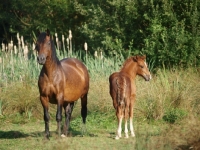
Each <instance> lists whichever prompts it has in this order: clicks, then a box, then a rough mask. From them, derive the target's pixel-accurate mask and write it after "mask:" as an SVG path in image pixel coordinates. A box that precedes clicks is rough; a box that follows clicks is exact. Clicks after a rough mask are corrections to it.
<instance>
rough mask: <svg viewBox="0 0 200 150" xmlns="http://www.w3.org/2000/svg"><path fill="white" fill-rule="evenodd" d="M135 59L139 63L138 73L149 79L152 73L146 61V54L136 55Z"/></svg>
mask: <svg viewBox="0 0 200 150" xmlns="http://www.w3.org/2000/svg"><path fill="white" fill-rule="evenodd" d="M133 60H134V61H135V62H136V63H137V74H138V75H140V76H142V77H143V78H144V79H145V80H146V81H149V80H150V79H151V73H150V72H149V69H148V66H147V63H146V56H134V57H133Z"/></svg>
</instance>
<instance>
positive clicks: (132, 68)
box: [121, 63, 137, 80]
mask: <svg viewBox="0 0 200 150" xmlns="http://www.w3.org/2000/svg"><path fill="white" fill-rule="evenodd" d="M121 71H124V72H126V73H127V74H128V75H129V76H131V79H133V80H135V78H136V76H137V64H136V63H129V64H127V65H126V66H124V67H123V68H122V70H121Z"/></svg>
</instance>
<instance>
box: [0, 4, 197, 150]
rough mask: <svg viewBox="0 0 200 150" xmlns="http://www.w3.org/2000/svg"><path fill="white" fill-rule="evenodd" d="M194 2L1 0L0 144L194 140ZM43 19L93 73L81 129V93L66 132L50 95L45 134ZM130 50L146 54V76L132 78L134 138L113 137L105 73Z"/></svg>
mask: <svg viewBox="0 0 200 150" xmlns="http://www.w3.org/2000/svg"><path fill="white" fill-rule="evenodd" d="M199 8H200V1H199V0H181V1H180V0H127V1H124V0H116V1H112V0H96V1H90V0H40V1H39V0H35V1H25V0H6V1H3V0H0V40H1V41H2V45H1V48H0V124H1V126H0V143H1V144H0V149H6V150H7V149H33V148H34V149H65V148H68V149H86V148H87V149H133V148H134V149H136V150H141V149H148V150H149V149H152V150H153V149H161V150H163V149H167V150H168V149H178V150H179V149H199V148H200V128H199V126H200V94H199V91H200V82H199V76H200V70H199V65H200V59H199V57H200V45H199V41H200V21H199V20H200V19H199V17H200V13H199ZM46 28H49V29H50V31H51V34H52V37H53V38H54V41H55V44H56V48H57V55H58V57H59V58H60V59H62V58H64V57H77V58H79V59H80V60H82V61H83V62H84V63H85V64H86V66H87V67H88V70H89V73H90V91H89V103H88V107H89V108H88V110H89V112H88V118H87V131H86V132H85V131H83V130H82V129H83V128H82V126H81V118H80V102H79V101H78V102H77V104H76V106H75V109H74V111H73V116H72V120H71V128H70V135H69V138H66V139H60V138H58V137H57V134H56V133H55V129H56V122H55V112H56V107H55V106H54V105H51V107H50V115H51V123H50V130H51V133H52V134H51V140H50V142H46V141H44V140H43V131H44V122H43V112H42V107H41V104H40V102H39V93H38V88H37V78H38V75H39V71H40V69H41V66H39V65H38V64H37V62H36V54H35V51H34V42H35V38H36V35H37V30H38V29H39V30H43V31H44V30H46ZM69 30H70V31H72V37H71V35H70V33H69ZM19 33H20V34H19ZM85 42H87V46H84V45H85ZM86 47H87V51H85V50H86ZM136 54H140V55H143V54H145V55H147V62H148V65H149V68H150V71H151V72H152V76H153V79H152V80H151V81H150V82H149V83H147V82H145V81H143V80H142V79H141V78H137V79H136V84H137V102H136V105H135V109H134V127H135V132H136V138H129V139H123V138H122V139H120V140H119V141H115V140H114V139H113V138H114V136H115V132H116V127H117V125H116V117H115V111H114V109H113V106H112V101H111V98H110V96H109V92H108V89H109V88H108V77H109V75H110V74H111V73H112V72H114V71H118V70H119V69H120V66H121V65H122V63H123V62H124V60H125V59H126V58H127V57H129V56H130V55H136ZM82 136H83V137H82ZM91 141H92V142H91Z"/></svg>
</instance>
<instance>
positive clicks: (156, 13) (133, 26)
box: [0, 0, 200, 67]
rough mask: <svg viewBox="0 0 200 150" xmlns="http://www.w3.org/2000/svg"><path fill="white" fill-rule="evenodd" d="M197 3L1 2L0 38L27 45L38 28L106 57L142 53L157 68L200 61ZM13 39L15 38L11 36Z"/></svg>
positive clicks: (135, 0) (140, 0)
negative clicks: (21, 38) (17, 39)
mask: <svg viewBox="0 0 200 150" xmlns="http://www.w3.org/2000/svg"><path fill="white" fill-rule="evenodd" d="M199 8H200V1H199V0H127V1H124V0H115V1H113V0H95V1H91V0H34V1H30V2H27V1H25V0H6V1H4V0H1V3H0V40H1V41H3V42H9V41H10V40H11V38H12V37H14V36H15V35H16V33H18V32H19V33H20V34H22V35H23V36H24V37H25V39H26V40H27V41H28V42H32V41H33V37H34V36H33V33H35V32H36V30H37V29H40V30H42V29H43V30H45V29H46V28H49V29H50V31H52V33H58V35H60V37H59V38H60V39H61V35H64V36H65V37H67V36H68V35H69V32H68V31H69V29H71V30H72V31H73V43H74V49H75V50H80V49H83V44H84V42H87V43H88V47H89V53H90V54H94V52H95V51H96V50H97V51H103V53H104V54H106V55H108V56H115V55H117V54H119V53H122V54H123V55H124V56H128V55H129V54H146V55H147V56H148V58H149V61H151V62H152V63H153V64H154V65H155V66H156V67H163V65H164V66H165V67H173V66H191V65H192V66H196V65H199V63H200V59H199V57H200V46H199V41H200V39H199V38H200V37H199V35H200V23H199V22H200V19H199V17H200V13H199ZM13 39H14V38H13Z"/></svg>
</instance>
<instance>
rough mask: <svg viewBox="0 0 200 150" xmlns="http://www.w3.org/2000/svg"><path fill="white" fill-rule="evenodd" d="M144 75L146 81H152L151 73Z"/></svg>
mask: <svg viewBox="0 0 200 150" xmlns="http://www.w3.org/2000/svg"><path fill="white" fill-rule="evenodd" d="M143 77H144V79H145V81H150V80H151V74H148V75H144V76H143Z"/></svg>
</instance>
